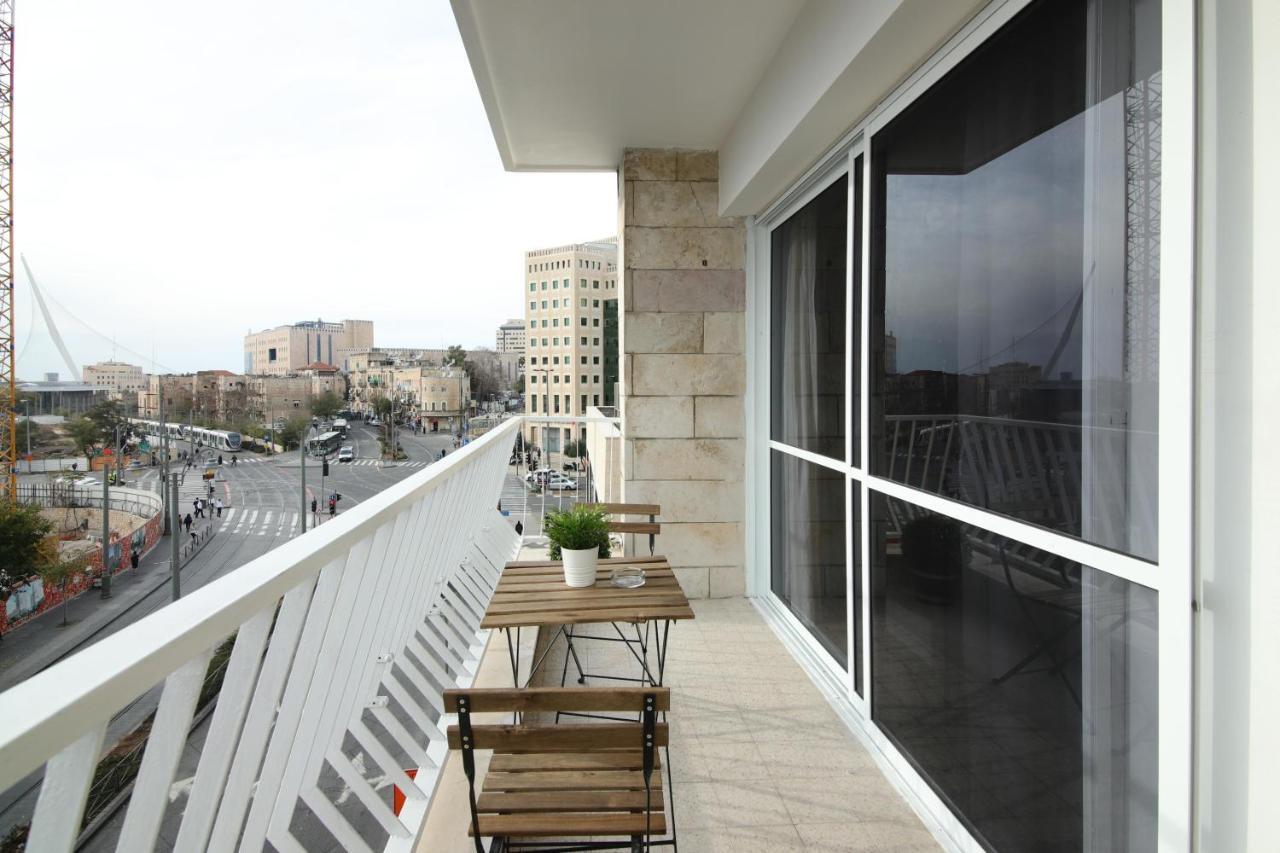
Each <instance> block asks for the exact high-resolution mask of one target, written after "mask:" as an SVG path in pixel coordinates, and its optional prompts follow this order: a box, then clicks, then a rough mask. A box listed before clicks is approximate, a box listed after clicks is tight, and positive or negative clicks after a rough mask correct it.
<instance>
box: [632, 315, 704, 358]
mask: <svg viewBox="0 0 1280 853" xmlns="http://www.w3.org/2000/svg"><path fill="white" fill-rule="evenodd" d="M702 316H703V315H701V314H692V313H690V314H658V313H651V312H639V311H632V312H631V313H630V314H627V315H626V317H625V323H626V327H625V329H624V330H623V339H622V340H623V345H624V351H625V352H628V353H637V352H640V353H673V352H675V353H678V352H685V353H696V352H702Z"/></svg>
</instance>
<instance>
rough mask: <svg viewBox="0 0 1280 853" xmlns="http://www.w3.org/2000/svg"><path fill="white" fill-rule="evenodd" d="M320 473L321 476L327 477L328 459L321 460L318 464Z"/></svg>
mask: <svg viewBox="0 0 1280 853" xmlns="http://www.w3.org/2000/svg"><path fill="white" fill-rule="evenodd" d="M320 475H321V476H322V477H328V476H329V460H328V459H326V460H324V462H322V463H321V465H320Z"/></svg>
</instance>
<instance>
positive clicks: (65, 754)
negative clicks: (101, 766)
mask: <svg viewBox="0 0 1280 853" xmlns="http://www.w3.org/2000/svg"><path fill="white" fill-rule="evenodd" d="M106 732H107V724H106V722H105V721H104V722H103V723H102V725H100V726H98V727H97V728H95V729H93V730H92V731H90V732H86V733H85V734H83V735H81V736H80V739H79V740H77V741H75V742H74V743H72V744H71V745H70V746H67V747H64V748H63V749H62V751H61V752H59V753H58V754H57V755H55V756H53V758H50V759H49V762H48V764H46V765H45V768H44V779H43V780H42V781H41V783H40V798H39V799H38V800H37V801H36V808H35V813H34V814H33V815H32V817H31V831H30V834H29V835H28V836H27V849H28V850H30V851H32V853H35V851H45V850H47V851H49V852H50V853H69V851H70V850H72V849H73V848H74V847H75V843H76V838H77V836H79V834H80V822H81V821H82V820H83V819H84V805H85V799H86V798H87V797H88V796H89V785H90V784H91V783H92V782H93V774H94V771H95V770H97V768H98V754H99V753H100V752H102V739H103V736H104V735H105V734H106Z"/></svg>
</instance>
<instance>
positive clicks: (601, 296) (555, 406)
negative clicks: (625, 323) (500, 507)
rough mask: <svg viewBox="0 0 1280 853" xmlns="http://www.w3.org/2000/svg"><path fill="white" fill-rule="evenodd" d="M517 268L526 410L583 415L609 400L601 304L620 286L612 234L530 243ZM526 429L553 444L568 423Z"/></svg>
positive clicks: (563, 437) (571, 434) (566, 437)
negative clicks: (544, 244)
mask: <svg viewBox="0 0 1280 853" xmlns="http://www.w3.org/2000/svg"><path fill="white" fill-rule="evenodd" d="M524 267H525V268H524V272H523V276H522V284H521V288H522V291H523V293H524V299H525V326H526V331H527V335H528V337H527V340H526V345H525V414H527V415H534V416H536V415H552V416H555V415H577V416H578V417H582V416H585V415H586V413H587V409H588V408H589V407H591V406H603V405H608V404H611V403H612V402H613V401H612V399H611V396H612V391H608V392H606V388H607V387H608V386H609V383H607V382H606V381H605V367H606V363H607V361H608V354H607V352H606V346H605V345H606V341H607V336H606V334H605V332H606V326H605V308H606V303H608V302H609V301H610V300H616V299H617V298H618V293H619V291H618V241H617V238H614V237H610V238H608V239H604V240H597V241H594V242H588V243H573V244H569V245H565V246H555V247H552V248H548V249H534V250H531V251H528V252H525V255H524ZM544 431H545V434H544ZM578 433H579V435H578V436H576V437H581V430H580V429H579V430H578ZM526 435H527V437H528V439H529V440H530V441H532V442H534V443H535V444H539V445H542V446H546V447H547V448H548V449H550V450H556V449H558V448H560V447H561V446H562V444H563V442H567V441H570V440H572V439H573V438H575V430H574V429H573V427H571V426H567V425H562V424H556V425H554V426H549V425H542V426H539V425H538V424H536V423H533V424H530V425H529V427H528V429H527V431H526Z"/></svg>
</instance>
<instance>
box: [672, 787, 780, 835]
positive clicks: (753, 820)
mask: <svg viewBox="0 0 1280 853" xmlns="http://www.w3.org/2000/svg"><path fill="white" fill-rule="evenodd" d="M712 784H713V786H714V788H715V792H716V799H717V800H718V806H717V811H716V822H715V824H714V825H715V826H770V825H777V824H785V823H790V822H791V816H790V813H789V812H788V811H787V807H786V805H785V804H784V803H783V801H782V797H781V796H779V794H778V790H777V788H776V787H775V786H774V782H773V780H772V779H770V778H768V777H767V776H756V777H750V776H746V777H742V776H738V777H728V778H726V777H722V778H720V779H719V780H718V781H716V782H714V783H712ZM677 808H679V805H678V804H677Z"/></svg>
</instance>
